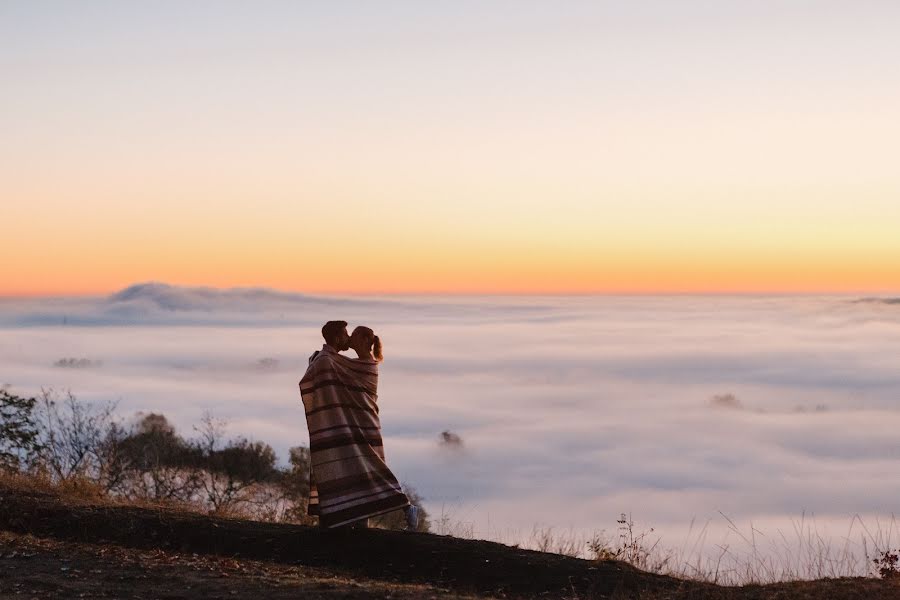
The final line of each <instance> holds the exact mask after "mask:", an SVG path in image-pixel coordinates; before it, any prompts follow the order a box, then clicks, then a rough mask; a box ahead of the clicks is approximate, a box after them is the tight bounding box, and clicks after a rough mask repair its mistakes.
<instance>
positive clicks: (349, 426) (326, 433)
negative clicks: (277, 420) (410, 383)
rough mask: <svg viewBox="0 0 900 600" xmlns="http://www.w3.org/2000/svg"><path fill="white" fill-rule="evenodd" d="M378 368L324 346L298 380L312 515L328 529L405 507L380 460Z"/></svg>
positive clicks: (393, 479)
mask: <svg viewBox="0 0 900 600" xmlns="http://www.w3.org/2000/svg"><path fill="white" fill-rule="evenodd" d="M377 391H378V363H377V362H375V361H367V360H354V359H351V358H348V357H346V356H343V355H341V354H339V353H337V352H335V351H334V350H333V349H331V348H330V347H329V346H327V345H326V346H325V347H324V348H323V349H322V351H321V352H318V353H316V354H315V355H314V356H313V358H311V359H310V363H309V367H308V368H307V370H306V374H304V375H303V379H301V380H300V395H301V397H302V399H303V408H304V409H305V411H306V425H307V426H308V427H309V451H310V470H311V473H310V494H309V509H308V512H309V514H311V515H318V517H319V522H320V523H321V525H322V526H323V527H326V528H332V527H338V526H340V525H345V524H347V523H352V522H353V521H359V520H361V519H366V518H368V517H374V516H376V515H380V514H383V513H386V512H390V511H393V510H397V509H400V508H404V507H406V506H409V498H407V496H406V494H404V493H403V491H402V490H401V489H400V483H399V482H398V481H397V478H396V477H395V476H394V474H393V473H392V472H391V470H390V469H389V468H388V466H387V463H386V462H385V459H384V444H383V441H382V439H381V421H380V420H379V417H378V403H377V400H378V394H377Z"/></svg>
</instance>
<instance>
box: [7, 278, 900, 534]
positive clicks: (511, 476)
mask: <svg viewBox="0 0 900 600" xmlns="http://www.w3.org/2000/svg"><path fill="white" fill-rule="evenodd" d="M63 315H68V317H67V324H66V325H65V326H63V325H61V323H62V319H61V318H60V317H61V316H63ZM331 318H342V319H346V320H347V321H350V322H351V326H352V325H356V324H367V325H370V326H373V327H374V328H375V330H376V331H377V332H378V333H379V334H380V335H381V336H382V338H383V339H384V341H385V352H386V356H387V359H386V361H385V363H384V365H383V367H382V371H381V375H382V380H381V390H380V402H381V410H382V412H381V416H382V422H383V425H384V432H385V437H386V450H387V455H388V460H389V462H390V463H391V464H392V465H393V466H394V469H395V470H396V472H397V473H398V475H399V476H400V478H401V479H402V480H404V481H406V482H408V483H410V484H412V485H414V486H415V487H416V489H417V490H418V491H419V492H420V493H422V494H423V495H424V496H425V497H426V498H427V499H428V501H429V506H430V508H432V509H433V511H435V512H439V511H440V507H441V506H442V505H443V506H447V505H458V506H463V507H465V513H466V514H467V515H468V516H467V518H471V519H472V520H473V522H475V524H476V529H477V531H481V532H486V531H487V530H488V529H491V530H504V531H512V530H518V531H523V532H527V531H530V529H531V526H532V525H534V524H535V523H545V524H553V525H558V526H559V527H577V528H581V529H583V530H592V529H614V527H615V518H616V517H617V516H618V514H619V513H620V512H623V511H624V512H628V511H631V512H632V513H633V514H634V515H635V516H636V517H637V518H639V519H641V521H642V522H646V523H647V524H648V525H653V526H656V527H657V531H658V532H660V533H662V534H663V535H664V537H665V536H668V538H669V539H670V540H672V542H673V543H677V542H678V540H679V539H680V538H679V536H680V535H682V533H683V530H684V529H685V528H686V524H687V523H688V522H689V521H690V519H691V518H692V517H695V516H696V517H698V519H701V520H702V519H712V518H718V517H717V515H718V511H722V512H724V513H726V514H728V515H729V516H731V517H732V518H734V519H736V520H738V521H741V520H742V519H743V520H745V521H742V522H749V521H750V520H753V522H754V523H757V522H767V523H773V524H784V523H787V522H789V518H790V517H791V516H795V515H798V514H800V513H801V511H807V512H814V513H815V514H817V515H818V516H819V518H820V520H822V522H823V523H826V524H827V523H836V524H837V526H841V524H846V523H847V521H848V519H849V517H850V515H851V514H852V513H855V512H860V513H866V514H869V515H889V514H890V512H891V511H892V510H894V509H895V507H896V499H897V490H898V489H900V479H898V478H897V476H896V475H895V472H896V461H897V459H898V458H900V441H897V440H898V439H900V438H897V436H896V432H897V431H898V430H900V410H898V408H900V404H898V401H900V310H898V309H897V307H896V306H895V305H893V304H887V303H882V302H863V303H859V302H854V301H853V299H848V298H728V297H721V298H718V297H715V298H714V297H705V298H689V297H679V298H659V297H647V298H621V297H605V298H539V299H527V298H481V299H473V298H452V299H434V298H402V299H395V298H355V299H349V300H331V299H328V298H313V297H308V296H303V295H299V294H284V293H280V292H272V291H268V290H257V289H245V290H230V291H217V290H202V289H200V290H197V289H183V288H176V287H170V286H160V285H155V284H154V285H149V286H135V287H132V288H128V289H127V290H125V291H123V292H122V293H119V294H115V295H113V296H111V297H108V298H95V299H65V298H58V299H43V300H32V301H22V300H16V301H12V300H5V301H2V302H0V328H2V335H0V365H2V375H0V379H2V381H0V383H10V384H12V385H13V386H14V387H15V388H16V390H17V391H20V392H22V393H36V392H37V390H38V389H39V387H40V386H56V387H63V388H65V387H69V388H71V389H72V390H73V392H75V393H76V394H77V395H78V396H80V397H82V398H84V399H87V400H117V401H119V410H120V412H121V413H122V414H123V415H131V414H132V413H134V412H135V411H138V410H143V411H153V412H162V413H164V414H166V416H168V417H169V418H170V419H171V420H172V422H173V423H174V424H175V425H176V426H177V427H178V428H179V429H180V430H181V431H183V432H185V433H190V430H191V426H192V425H193V424H195V423H197V422H198V420H199V418H200V416H201V415H202V413H203V412H204V411H207V410H209V411H211V412H213V413H214V414H215V415H217V416H220V417H225V418H227V419H229V420H230V422H231V431H232V433H234V434H236V435H238V434H239V435H245V436H249V437H252V438H255V439H261V440H265V441H268V442H270V443H272V444H273V446H274V447H275V448H276V450H277V451H278V452H279V454H280V455H281V456H282V458H284V457H286V451H287V448H288V447H289V446H292V445H296V444H298V443H305V442H306V440H307V433H306V423H305V419H304V416H303V412H302V405H301V403H300V399H299V395H298V389H297V381H298V380H299V379H300V377H301V375H302V372H303V370H304V368H305V365H306V360H307V357H308V356H309V354H310V353H311V352H312V351H313V350H315V349H317V348H318V347H320V345H321V343H322V342H321V338H320V334H319V327H320V326H321V323H322V322H324V321H325V320H327V319H331ZM65 357H77V358H84V359H87V360H91V361H98V362H97V366H94V367H92V368H90V369H61V368H58V367H54V366H53V364H54V362H56V361H57V360H59V359H61V358H65ZM263 358H271V359H274V360H275V361H277V362H276V363H269V364H268V365H267V367H266V368H260V367H259V361H260V360H261V359H263ZM729 393H731V394H734V395H735V397H736V398H737V399H738V400H739V402H740V405H741V407H742V410H715V409H714V408H713V407H712V406H711V405H710V399H711V398H712V397H713V396H715V395H721V394H729ZM817 407H820V408H821V407H824V410H819V411H817V410H816V408H817ZM798 409H802V410H798ZM445 430H450V431H453V432H454V433H456V434H458V435H459V436H461V438H462V439H463V440H464V444H463V446H462V447H461V448H460V449H459V451H458V452H447V449H446V448H441V447H440V445H439V444H438V443H437V440H438V439H439V435H440V433H441V432H442V431H445ZM488 520H490V523H488ZM723 531H724V530H723ZM711 539H712V538H711Z"/></svg>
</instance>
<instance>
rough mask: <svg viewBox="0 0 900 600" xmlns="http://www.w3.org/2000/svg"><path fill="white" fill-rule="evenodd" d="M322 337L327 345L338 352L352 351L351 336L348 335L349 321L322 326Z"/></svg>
mask: <svg viewBox="0 0 900 600" xmlns="http://www.w3.org/2000/svg"><path fill="white" fill-rule="evenodd" d="M322 337H323V338H325V343H326V344H328V345H329V346H331V347H332V348H334V349H335V350H337V351H338V352H340V351H342V350H349V349H350V334H349V333H347V321H328V322H327V323H325V324H324V325H322Z"/></svg>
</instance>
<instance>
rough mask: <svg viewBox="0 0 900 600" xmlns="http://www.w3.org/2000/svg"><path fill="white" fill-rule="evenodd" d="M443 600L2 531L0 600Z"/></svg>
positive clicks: (306, 574) (305, 573)
mask: <svg viewBox="0 0 900 600" xmlns="http://www.w3.org/2000/svg"><path fill="white" fill-rule="evenodd" d="M298 597H302V598H310V599H314V600H315V599H320V598H321V599H325V598H328V599H332V598H348V599H360V600H362V599H369V598H396V599H397V600H402V599H407V598H435V599H438V598H441V599H448V600H450V599H462V598H470V597H471V596H463V595H459V594H455V593H452V592H451V591H449V590H446V589H443V590H442V589H439V588H436V587H432V586H424V585H404V584H396V583H386V582H380V581H373V580H367V579H353V578H349V577H341V576H337V575H334V574H333V573H330V572H328V571H326V570H323V569H315V568H310V567H304V566H299V565H298V566H290V565H280V564H273V563H265V562H259V561H250V560H241V561H237V560H234V559H231V558H225V557H220V556H203V555H197V554H179V553H176V552H165V551H162V550H148V551H141V550H134V549H128V548H122V547H119V546H110V545H103V546H97V545H92V544H74V543H71V542H59V541H55V540H47V539H40V538H35V537H32V536H27V535H17V534H11V533H2V532H0V598H3V599H4V600H6V599H7V598H10V599H12V598H22V599H31V598H39V599H53V600H72V599H76V598H122V599H125V598H131V599H141V600H143V599H159V600H188V599H190V600H200V599H202V600H214V599H220V600H224V599H233V598H259V599H260V600H262V599H266V600H268V599H271V600H281V599H288V598H291V599H296V598H298Z"/></svg>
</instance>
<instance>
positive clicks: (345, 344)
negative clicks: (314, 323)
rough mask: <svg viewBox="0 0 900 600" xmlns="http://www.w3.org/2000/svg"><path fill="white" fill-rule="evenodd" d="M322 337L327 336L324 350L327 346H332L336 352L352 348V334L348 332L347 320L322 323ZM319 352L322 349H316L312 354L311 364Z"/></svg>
mask: <svg viewBox="0 0 900 600" xmlns="http://www.w3.org/2000/svg"><path fill="white" fill-rule="evenodd" d="M322 337H323V338H325V344H324V346H322V350H324V349H325V346H328V347H330V348H331V349H332V350H334V351H335V352H343V351H344V350H349V349H350V334H349V333H347V321H328V322H327V323H325V324H324V325H322ZM319 352H321V350H316V351H315V352H313V353H312V356H310V357H309V362H310V364H312V361H314V360H315V359H316V357H317V356H318V355H319Z"/></svg>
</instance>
